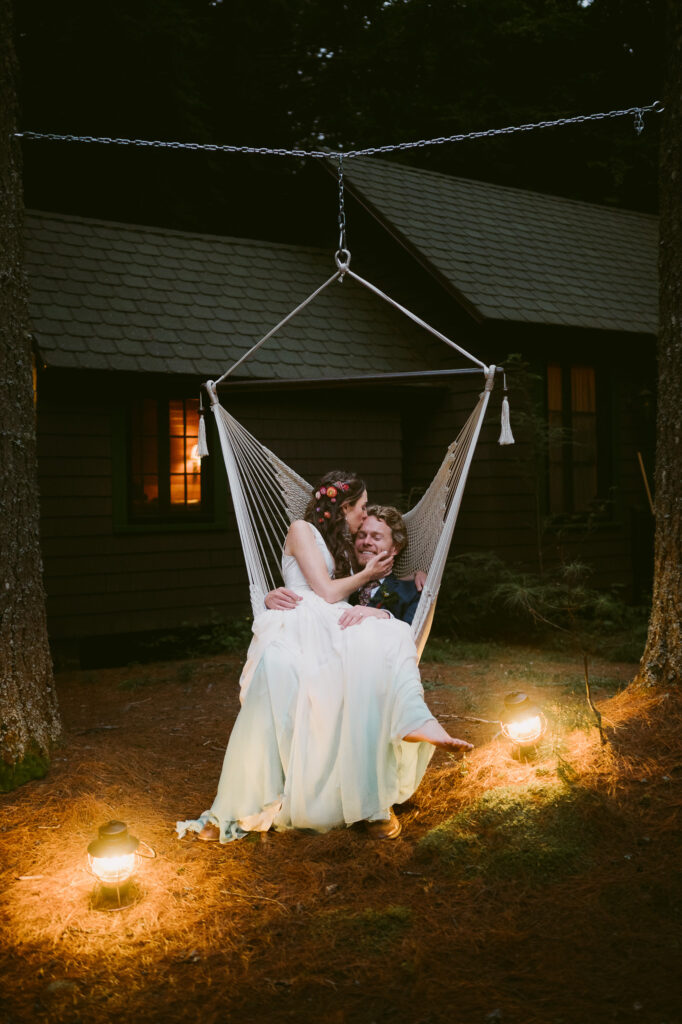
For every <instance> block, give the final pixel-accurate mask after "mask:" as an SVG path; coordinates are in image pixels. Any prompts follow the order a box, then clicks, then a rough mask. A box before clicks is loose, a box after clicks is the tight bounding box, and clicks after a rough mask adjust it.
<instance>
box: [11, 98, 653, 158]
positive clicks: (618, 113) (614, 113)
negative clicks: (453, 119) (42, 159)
mask: <svg viewBox="0 0 682 1024" xmlns="http://www.w3.org/2000/svg"><path fill="white" fill-rule="evenodd" d="M662 110H663V107H662V106H661V104H660V103H659V101H658V100H655V101H654V102H653V103H650V104H648V106H645V107H627V109H625V110H609V111H607V112H604V113H600V114H578V115H577V116H575V117H560V118H558V119H557V120H556V121H536V122H535V123H532V124H518V125H509V126H508V127H507V128H488V129H487V130H486V131H480V132H464V133H462V134H459V135H439V136H437V137H436V138H434V139H419V140H418V141H417V142H398V143H396V144H394V145H388V146H368V147H367V148H366V149H351V150H349V151H348V152H347V153H344V152H343V151H342V150H333V149H326V150H325V149H269V148H268V147H267V146H229V145H218V144H215V143H204V142H164V141H162V140H161V139H116V138H108V137H106V136H105V137H102V138H97V137H96V136H94V135H57V134H55V133H53V132H15V133H14V138H17V139H29V140H31V141H33V140H48V141H50V142H98V143H100V144H103V145H113V146H143V147H151V148H155V149H191V150H199V151H202V152H206V153H254V154H258V155H263V156H294V157H309V156H311V157H315V158H317V159H327V158H329V157H336V159H337V160H339V166H340V167H341V161H342V160H343V159H344V158H345V159H346V160H350V159H351V158H352V157H356V156H376V155H377V154H378V153H397V152H401V151H403V150H407V149H422V148H423V147H424V146H443V145H445V144H446V143H448V142H465V141H467V140H468V139H490V138H493V137H494V136H496V135H514V134H516V133H517V132H532V131H535V130H536V129H538V128H563V127H565V126H566V125H570V124H586V123H587V122H588V121H604V120H606V119H607V118H615V117H634V119H635V126H634V127H635V131H636V132H637V134H638V135H640V134H641V133H642V131H643V130H644V114H647V113H649V112H653V113H656V114H660V113H661V112H662Z"/></svg>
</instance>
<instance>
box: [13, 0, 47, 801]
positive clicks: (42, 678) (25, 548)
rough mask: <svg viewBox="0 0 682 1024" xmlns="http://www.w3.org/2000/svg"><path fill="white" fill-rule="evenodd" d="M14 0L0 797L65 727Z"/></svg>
mask: <svg viewBox="0 0 682 1024" xmlns="http://www.w3.org/2000/svg"><path fill="white" fill-rule="evenodd" d="M16 71H17V65H16V57H15V51H14V45H13V19H12V4H11V0H0V239H1V244H0V251H1V255H0V282H1V288H0V563H1V564H2V581H1V583H0V791H5V792H6V791H7V790H9V789H13V788H14V787H15V786H17V785H19V784H20V783H22V782H24V781H26V780H27V779H30V778H36V777H40V776H42V775H44V774H45V772H46V771H47V767H48V765H49V755H50V749H51V747H52V744H53V743H54V741H55V740H56V739H57V737H58V736H59V732H60V723H59V712H58V709H57V699H56V694H55V688H54V679H53V676H52V662H51V658H50V650H49V646H48V638H47V622H46V616H45V594H44V590H43V581H42V561H41V556H40V532H39V507H38V482H37V460H36V422H35V419H36V417H35V402H34V386H33V378H34V362H33V350H32V341H31V334H30V329H29V327H30V325H29V312H28V286H27V282H26V276H25V273H24V269H23V194H22V183H21V159H20V151H19V143H18V142H17V140H16V139H14V138H13V134H14V132H15V131H16V124H17V108H18V103H17V92H16Z"/></svg>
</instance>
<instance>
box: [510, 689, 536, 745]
mask: <svg viewBox="0 0 682 1024" xmlns="http://www.w3.org/2000/svg"><path fill="white" fill-rule="evenodd" d="M500 725H501V726H502V732H503V733H504V735H505V736H506V737H507V739H509V740H511V741H512V743H516V744H517V745H518V746H519V747H525V746H529V745H531V744H533V743H537V741H538V740H539V739H540V738H541V737H542V736H543V735H544V732H545V729H546V728H547V719H546V718H545V716H544V715H543V713H542V711H541V710H540V708H539V707H538V706H537V705H536V704H533V703H532V702H531V700H530V699H529V698H528V697H527V696H526V694H525V693H520V692H518V691H517V692H516V693H508V694H507V696H506V697H505V698H504V713H503V715H502V721H501V722H500Z"/></svg>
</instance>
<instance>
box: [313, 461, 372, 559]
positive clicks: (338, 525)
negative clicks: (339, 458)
mask: <svg viewBox="0 0 682 1024" xmlns="http://www.w3.org/2000/svg"><path fill="white" fill-rule="evenodd" d="M366 490H367V488H366V486H365V482H364V480H361V479H360V477H359V476H356V474H355V473H348V472H347V471H346V470H344V469H333V470H332V471H331V473H325V475H324V476H323V477H322V479H321V480H320V481H319V483H317V484H316V486H315V489H314V491H313V496H312V498H311V499H310V503H309V505H308V507H307V508H306V510H305V515H304V516H303V518H304V519H305V520H306V522H308V523H312V524H313V526H315V527H317V529H318V530H319V531H320V533H321V534H322V536H323V537H324V540H325V544H326V545H327V547H328V548H329V551H330V552H331V556H332V558H333V559H334V575H335V576H336V578H337V579H342V578H343V577H344V576H350V575H351V573H352V572H353V563H354V548H353V537H352V534H351V532H350V530H349V529H348V524H347V522H346V517H345V515H344V514H343V511H342V507H343V505H346V504H350V505H354V504H355V502H356V501H357V500H358V499H359V498H361V497H362V494H363V492H364V491H366Z"/></svg>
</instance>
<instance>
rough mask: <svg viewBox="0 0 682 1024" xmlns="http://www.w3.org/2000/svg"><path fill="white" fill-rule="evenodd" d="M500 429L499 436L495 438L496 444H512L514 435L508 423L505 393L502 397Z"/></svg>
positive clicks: (507, 406)
mask: <svg viewBox="0 0 682 1024" xmlns="http://www.w3.org/2000/svg"><path fill="white" fill-rule="evenodd" d="M501 423H502V429H501V430H500V436H499V438H498V440H497V443H498V444H514V435H513V434H512V432H511V425H510V423H509V401H508V399H507V396H506V395H505V396H504V398H503V399H502V419H501Z"/></svg>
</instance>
